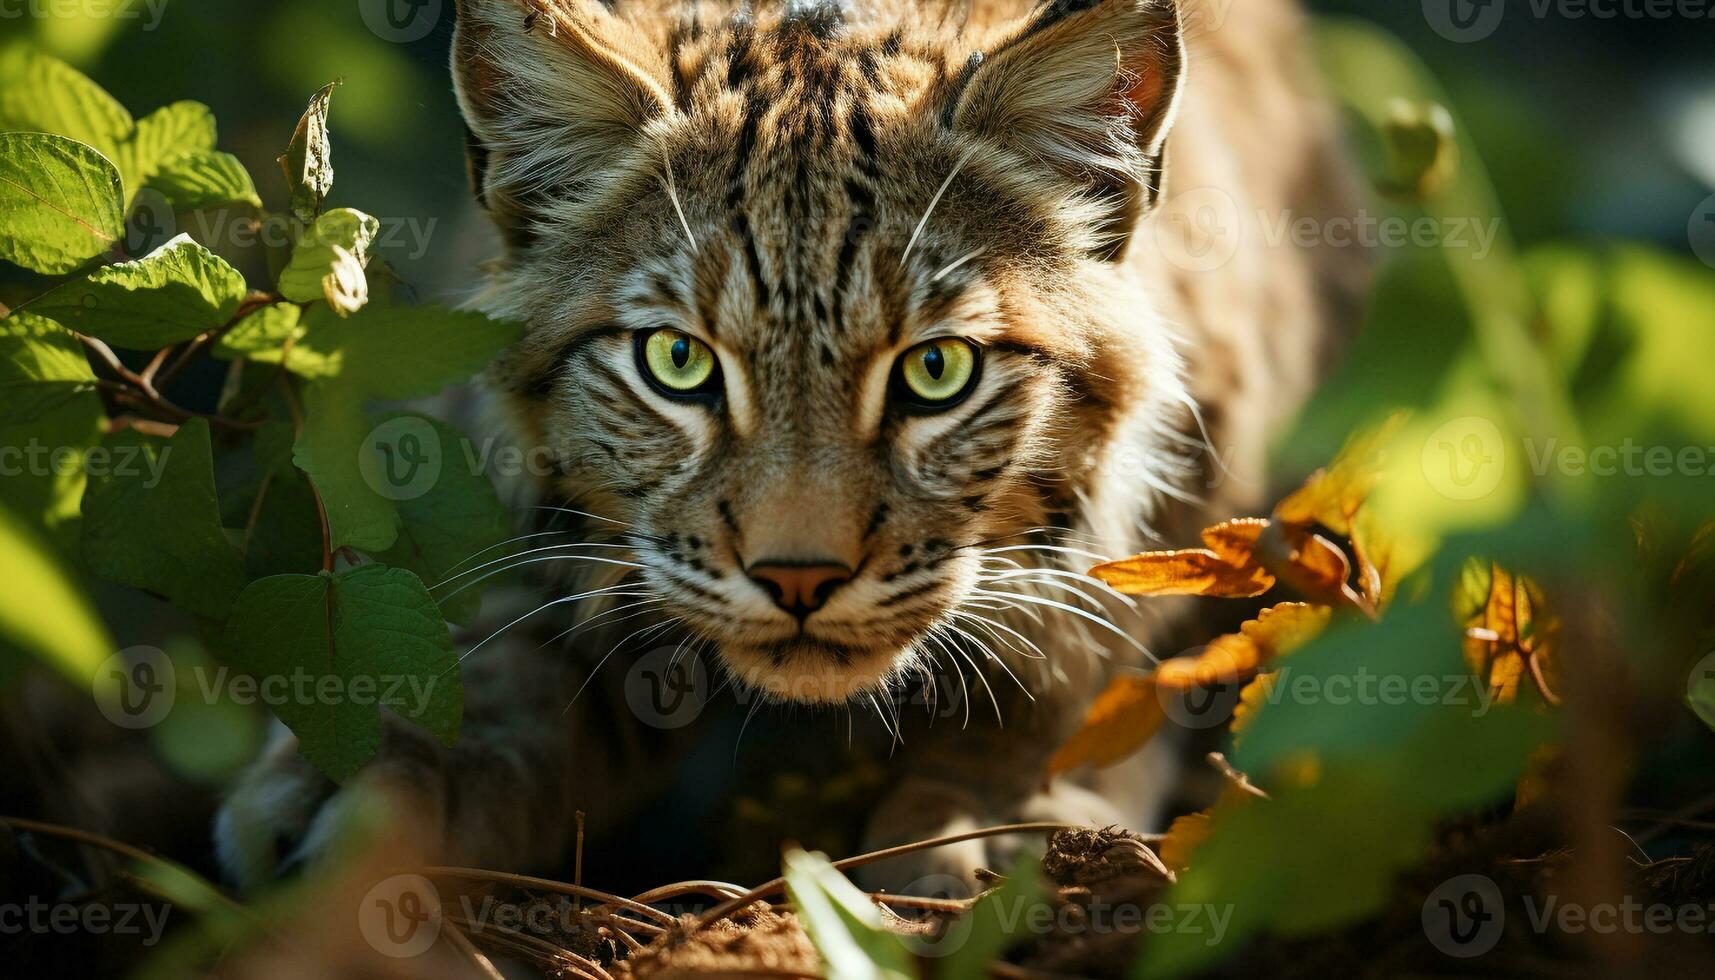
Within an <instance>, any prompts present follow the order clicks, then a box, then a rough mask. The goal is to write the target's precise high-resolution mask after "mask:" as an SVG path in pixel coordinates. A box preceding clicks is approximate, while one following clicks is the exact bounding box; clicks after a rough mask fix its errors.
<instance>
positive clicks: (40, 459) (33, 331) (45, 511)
mask: <svg viewBox="0 0 1715 980" xmlns="http://www.w3.org/2000/svg"><path fill="white" fill-rule="evenodd" d="M106 417H107V413H106V412H105V411H104V410H103V408H102V405H101V398H100V396H98V395H97V394H96V393H95V375H94V374H93V373H92V372H91V371H90V369H89V362H88V360H86V359H85V358H84V356H83V348H82V345H81V344H79V343H78V342H77V339H76V338H75V337H73V336H72V335H71V332H70V331H68V330H66V329H65V328H64V327H61V326H60V325H59V324H57V323H55V322H53V321H52V320H47V319H44V318H42V317H39V316H34V315H32V314H30V313H27V312H25V311H23V310H19V311H17V312H14V313H13V314H12V315H11V316H10V317H7V318H5V319H4V320H0V464H3V465H5V467H6V472H5V474H4V478H3V479H0V502H3V503H4V504H5V505H6V506H8V507H10V508H11V510H12V512H13V513H14V514H17V515H18V516H20V517H22V518H25V519H27V520H29V521H30V522H32V523H34V524H37V525H38V526H40V527H43V528H47V529H49V530H50V531H52V532H53V533H54V536H55V541H56V543H57V544H59V545H60V546H61V547H62V548H70V547H71V546H72V544H73V541H72V540H70V538H69V531H70V529H71V527H72V526H73V525H74V523H75V522H76V521H77V519H78V517H79V501H81V500H82V499H83V490H84V483H85V479H84V466H83V456H84V453H85V452H86V451H87V450H88V449H89V447H91V446H93V445H95V444H96V443H97V442H98V441H100V439H101V429H102V423H103V421H104V420H105V419H106Z"/></svg>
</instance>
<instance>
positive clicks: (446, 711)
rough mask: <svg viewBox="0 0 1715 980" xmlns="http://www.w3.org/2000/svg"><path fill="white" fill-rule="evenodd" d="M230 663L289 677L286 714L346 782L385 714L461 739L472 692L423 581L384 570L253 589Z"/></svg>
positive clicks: (301, 743)
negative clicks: (467, 690) (465, 684)
mask: <svg viewBox="0 0 1715 980" xmlns="http://www.w3.org/2000/svg"><path fill="white" fill-rule="evenodd" d="M224 645H225V648H226V656H227V657H228V659H230V660H231V661H232V662H233V663H234V664H235V665H237V666H238V667H240V668H241V669H243V670H246V671H248V672H250V673H251V674H254V675H257V676H259V677H282V678H286V679H287V684H288V685H289V686H288V688H287V689H288V690H290V691H293V692H299V691H302V692H305V694H304V696H297V695H296V694H294V696H291V697H287V698H285V699H284V700H282V701H281V702H280V703H279V704H278V705H277V706H276V708H275V711H276V713H277V714H278V715H279V716H280V720H281V721H283V722H285V723H286V726H287V727H288V728H290V729H291V730H292V731H293V732H294V733H295V734H296V735H297V736H298V748H299V751H301V752H302V753H303V755H304V758H305V759H308V760H309V761H310V763H311V764H313V765H314V766H316V768H318V769H320V770H321V771H322V772H325V773H327V774H328V775H329V776H331V777H333V778H334V779H335V780H338V781H341V782H343V781H345V780H346V779H348V778H349V777H350V776H351V775H352V774H354V773H356V772H357V770H358V769H359V768H360V767H361V766H362V765H363V764H364V763H365V762H367V761H369V759H370V758H371V757H372V756H374V754H375V751H376V749H377V748H378V747H379V746H380V743H381V716H380V714H379V712H378V710H377V709H378V707H382V706H384V707H387V708H389V709H391V710H392V711H393V712H394V713H396V714H398V715H400V716H402V717H405V718H409V719H411V720H413V721H415V722H417V723H418V724H421V725H423V726H424V727H426V728H427V729H428V730H429V731H431V732H433V733H434V734H435V736H436V737H438V738H439V739H440V740H441V741H442V742H443V743H445V744H447V745H451V744H453V742H454V741H455V740H457V738H458V730H459V723H460V719H461V717H462V715H463V713H464V689H463V687H462V685H461V684H460V682H459V674H458V658H457V656H456V655H455V654H454V652H453V643H452V639H451V637H450V636H448V634H447V626H446V622H445V621H444V620H442V619H441V614H440V610H439V609H437V608H436V607H435V602H434V600H433V599H431V598H430V597H429V593H428V590H426V589H425V588H424V587H423V583H422V582H421V581H420V580H419V579H418V578H417V576H415V575H413V574H411V573H410V572H407V571H405V570H403V569H397V568H388V567H386V566H384V565H364V566H361V567H358V568H353V569H349V570H347V571H344V572H340V573H338V574H333V573H327V572H324V573H321V574H319V575H276V576H274V577H272V578H265V579H260V580H258V581H256V582H252V583H251V584H250V586H249V587H248V588H246V589H245V590H244V593H243V595H241V596H239V599H238V604H237V606H236V607H235V608H234V609H233V613H232V619H231V621H230V622H229V623H228V624H227V629H226V638H225V644H224Z"/></svg>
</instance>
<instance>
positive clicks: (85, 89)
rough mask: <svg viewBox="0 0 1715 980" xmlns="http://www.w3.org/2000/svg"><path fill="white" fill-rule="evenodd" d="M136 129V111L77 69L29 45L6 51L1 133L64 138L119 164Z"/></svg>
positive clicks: (1, 65) (1, 72)
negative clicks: (122, 149)
mask: <svg viewBox="0 0 1715 980" xmlns="http://www.w3.org/2000/svg"><path fill="white" fill-rule="evenodd" d="M134 127H135V124H134V123H133V122H132V119H131V113H129V112H127V111H125V107H124V106H122V105H120V104H119V102H118V101H117V100H116V99H114V98H113V96H111V95H108V94H107V92H106V90H104V89H103V88H102V87H101V86H99V85H97V84H95V83H94V82H93V81H90V80H89V78H88V77H86V76H85V75H84V74H83V73H82V72H80V71H78V70H77V69H76V68H73V67H72V66H70V65H68V64H66V63H65V62H63V61H60V60H59V59H57V58H52V57H49V56H47V55H45V54H42V53H40V52H38V51H36V50H35V49H34V48H32V47H30V46H29V45H24V44H17V45H12V46H10V47H7V48H6V49H5V50H3V51H0V131H11V132H30V133H51V134H54V135H57V136H63V137H65V138H67V139H72V140H76V141H78V142H80V143H87V144H88V145H90V146H92V147H94V148H95V149H96V151H97V152H99V153H100V154H102V155H103V156H105V157H107V159H109V160H112V161H114V162H115V163H117V161H118V158H119V156H120V147H121V146H122V145H123V144H124V143H125V142H126V141H127V140H129V139H130V138H131V134H132V130H133V129H134ZM42 271H45V270H42Z"/></svg>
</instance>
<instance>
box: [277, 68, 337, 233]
mask: <svg viewBox="0 0 1715 980" xmlns="http://www.w3.org/2000/svg"><path fill="white" fill-rule="evenodd" d="M338 86H339V83H338V82H334V83H333V84H332V85H328V86H327V87H325V88H323V89H322V90H321V91H319V92H317V93H316V94H315V95H314V96H313V97H312V98H311V99H310V105H309V108H308V109H306V110H305V111H304V115H303V118H302V119H299V120H298V128H297V130H296V131H295V132H294V133H293V134H292V143H291V145H290V146H289V147H288V148H287V149H286V154H285V156H282V157H281V158H280V167H281V169H283V170H284V171H285V172H286V184H287V186H289V187H291V189H292V214H293V216H294V217H296V218H297V219H298V220H299V221H301V222H303V223H304V224H306V225H310V224H314V223H315V220H316V217H317V216H318V215H320V214H321V213H322V202H323V201H325V200H327V196H328V192H330V191H332V190H333V148H332V145H331V144H330V142H329V140H328V103H329V102H331V101H332V99H333V90H334V89H335V88H337V87H338Z"/></svg>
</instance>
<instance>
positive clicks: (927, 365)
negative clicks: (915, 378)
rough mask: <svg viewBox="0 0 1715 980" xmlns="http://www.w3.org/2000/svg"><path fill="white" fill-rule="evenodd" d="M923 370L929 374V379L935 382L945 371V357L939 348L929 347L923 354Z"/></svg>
mask: <svg viewBox="0 0 1715 980" xmlns="http://www.w3.org/2000/svg"><path fill="white" fill-rule="evenodd" d="M923 369H924V370H925V371H928V372H929V377H931V378H934V379H935V380H936V381H939V380H941V375H942V374H943V373H945V372H946V370H947V355H945V354H943V353H941V348H939V347H931V348H929V349H928V350H926V351H924V352H923Z"/></svg>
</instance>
